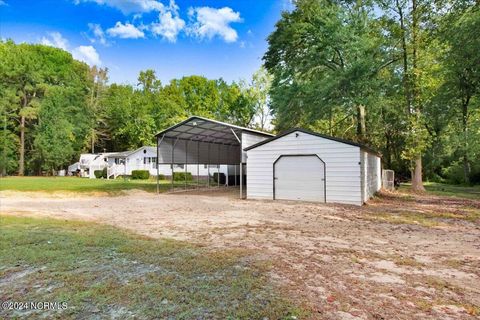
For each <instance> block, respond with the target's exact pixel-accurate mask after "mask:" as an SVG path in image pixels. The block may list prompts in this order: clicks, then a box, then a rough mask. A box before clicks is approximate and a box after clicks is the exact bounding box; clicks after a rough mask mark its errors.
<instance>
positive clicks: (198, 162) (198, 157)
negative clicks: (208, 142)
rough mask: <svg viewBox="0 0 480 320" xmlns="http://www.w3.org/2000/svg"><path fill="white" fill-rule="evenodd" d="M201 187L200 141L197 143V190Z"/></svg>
mask: <svg viewBox="0 0 480 320" xmlns="http://www.w3.org/2000/svg"><path fill="white" fill-rule="evenodd" d="M199 187H200V141H197V189H198V188H199Z"/></svg>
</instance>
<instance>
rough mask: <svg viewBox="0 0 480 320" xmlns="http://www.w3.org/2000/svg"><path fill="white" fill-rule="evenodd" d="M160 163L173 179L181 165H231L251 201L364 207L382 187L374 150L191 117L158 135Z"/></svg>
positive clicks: (322, 137)
mask: <svg viewBox="0 0 480 320" xmlns="http://www.w3.org/2000/svg"><path fill="white" fill-rule="evenodd" d="M157 158H158V163H157V172H160V171H159V170H158V168H159V166H161V165H164V166H165V165H167V166H169V168H170V170H171V171H172V175H173V168H174V166H175V165H179V164H186V165H185V166H184V168H185V172H187V170H188V168H190V167H192V166H195V165H196V166H199V165H200V164H206V165H208V167H209V165H212V164H214V165H227V176H232V175H233V176H235V185H238V186H240V197H241V198H243V197H244V193H243V191H244V190H242V189H243V188H242V186H243V185H244V183H245V181H244V179H243V178H244V177H245V176H246V182H247V183H246V189H247V192H246V197H247V198H249V199H285V200H304V201H318V202H337V203H347V204H355V205H361V204H363V203H364V202H365V201H367V200H368V199H369V198H370V197H372V196H373V194H374V193H375V192H377V191H378V190H379V189H380V187H381V161H380V156H379V154H378V153H376V152H375V151H374V150H372V149H370V148H368V147H366V146H363V145H360V144H357V143H355V142H351V141H347V140H342V139H338V138H334V137H330V136H326V135H322V134H318V133H314V132H310V131H306V130H303V129H293V130H290V131H288V132H285V133H283V134H280V135H277V136H273V135H272V134H269V133H265V132H260V131H256V130H252V129H249V128H244V127H239V126H235V125H231V124H228V123H224V122H219V121H215V120H211V119H206V118H202V117H197V116H193V117H190V118H188V119H187V120H185V121H182V122H180V123H178V124H177V125H174V126H172V127H170V128H168V129H166V130H164V131H162V132H160V133H159V134H158V135H157ZM217 170H218V169H217ZM197 173H198V170H197ZM211 173H213V172H210V171H209V173H208V176H211ZM237 176H238V179H237ZM237 180H239V181H238V184H237ZM197 181H198V177H197ZM173 186H174V185H173V180H172V189H173ZM208 186H209V187H210V184H209V185H208Z"/></svg>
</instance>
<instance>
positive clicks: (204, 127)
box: [156, 116, 273, 145]
mask: <svg viewBox="0 0 480 320" xmlns="http://www.w3.org/2000/svg"><path fill="white" fill-rule="evenodd" d="M242 132H249V133H252V134H256V135H261V136H264V137H272V136H273V134H270V133H266V132H262V131H258V130H253V129H249V128H245V127H240V126H236V125H233V124H229V123H225V122H221V121H217V120H213V119H207V118H202V117H199V116H192V117H190V118H188V119H186V120H184V121H182V122H180V123H178V124H176V125H174V126H171V127H170V128H168V129H165V130H163V131H161V132H159V133H158V134H157V135H156V136H157V137H158V136H163V137H165V138H174V139H175V138H178V139H183V140H192V141H204V142H215V143H222V144H232V145H238V144H239V143H238V140H237V137H236V136H240V135H241V133H242Z"/></svg>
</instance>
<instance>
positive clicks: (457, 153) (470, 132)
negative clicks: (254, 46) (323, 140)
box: [264, 0, 480, 183]
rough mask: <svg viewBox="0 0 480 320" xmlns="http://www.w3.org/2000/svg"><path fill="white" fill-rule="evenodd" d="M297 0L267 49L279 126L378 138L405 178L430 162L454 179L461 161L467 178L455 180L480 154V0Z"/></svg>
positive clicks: (370, 140) (431, 170)
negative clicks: (479, 32)
mask: <svg viewBox="0 0 480 320" xmlns="http://www.w3.org/2000/svg"><path fill="white" fill-rule="evenodd" d="M294 5H295V7H294V9H293V10H291V11H287V12H284V13H282V17H281V19H280V20H279V21H278V22H277V24H276V28H275V30H274V31H273V32H272V34H270V36H269V37H268V43H269V47H268V50H267V52H266V53H265V55H264V62H265V63H264V65H265V67H266V69H267V70H268V71H269V72H270V73H271V74H272V75H273V76H274V79H273V81H272V86H271V89H270V104H271V109H272V112H273V116H274V119H273V121H274V124H275V127H276V129H277V130H279V131H281V130H284V129H288V128H291V127H295V126H301V127H306V128H309V129H312V130H316V131H320V132H323V133H326V134H330V135H334V136H340V137H343V138H347V139H351V140H357V141H360V142H363V143H367V144H370V145H372V146H374V147H375V148H376V149H378V150H379V151H381V153H382V154H383V165H384V167H387V168H391V169H394V170H395V171H396V172H397V175H399V176H402V177H407V176H408V175H409V174H410V171H411V170H412V169H415V170H417V169H421V168H422V165H423V167H424V173H425V174H426V178H427V179H430V180H431V179H435V180H442V179H445V178H446V179H450V180H452V179H453V178H452V177H453V176H456V177H458V178H459V177H460V171H458V170H457V169H455V170H453V169H452V168H453V167H455V168H457V167H458V165H461V166H463V179H461V180H460V179H457V178H455V179H453V180H455V181H456V182H463V183H464V182H467V181H468V180H469V178H468V177H470V176H471V174H470V173H471V172H473V171H474V164H475V163H477V162H479V161H480V147H479V146H480V144H478V143H475V142H476V141H478V140H479V139H480V135H479V134H480V131H479V128H480V112H479V111H478V109H479V107H480V99H479V90H480V80H479V79H480V72H479V70H480V69H479V68H478V65H479V63H480V40H479V37H478V36H477V35H476V34H477V33H478V30H479V28H480V10H479V8H478V3H477V4H475V1H453V2H451V1H440V2H435V1H433V0H426V1H413V0H407V1H394V0H386V1H356V2H352V1H327V0H299V1H295V2H294ZM445 8H448V9H445ZM360 107H363V108H364V109H365V117H362V114H361V112H360V110H361V108H360ZM422 160H423V164H422ZM446 168H447V169H448V170H447V169H446ZM454 171H455V174H453V172H454ZM417 172H419V171H417ZM469 172H470V173H469Z"/></svg>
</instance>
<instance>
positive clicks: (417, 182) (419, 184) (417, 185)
mask: <svg viewBox="0 0 480 320" xmlns="http://www.w3.org/2000/svg"><path fill="white" fill-rule="evenodd" d="M418 15H419V12H418V6H417V0H412V70H413V72H412V77H411V78H410V83H411V101H412V104H413V110H414V112H415V116H416V117H417V121H419V120H420V118H421V108H420V105H419V104H420V99H419V95H420V93H419V90H418V86H417V82H418V77H417V67H418V63H417V61H418V29H419V28H420V25H419V18H418ZM416 125H421V124H420V121H419V123H417V124H416ZM422 166H423V165H422V155H421V154H419V155H418V156H417V158H416V159H415V169H414V174H413V176H412V190H413V191H414V192H423V191H425V187H424V186H423V178H422Z"/></svg>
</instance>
